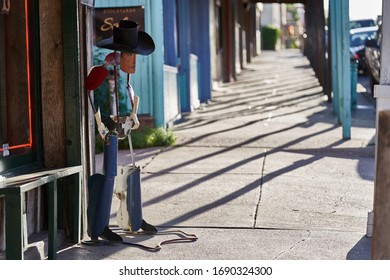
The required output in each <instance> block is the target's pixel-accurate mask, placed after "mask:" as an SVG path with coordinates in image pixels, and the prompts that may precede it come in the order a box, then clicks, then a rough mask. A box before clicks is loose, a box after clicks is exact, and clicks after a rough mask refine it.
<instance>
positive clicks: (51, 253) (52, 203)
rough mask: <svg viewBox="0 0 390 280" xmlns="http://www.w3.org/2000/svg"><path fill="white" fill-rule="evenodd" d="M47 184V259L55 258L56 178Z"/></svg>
mask: <svg viewBox="0 0 390 280" xmlns="http://www.w3.org/2000/svg"><path fill="white" fill-rule="evenodd" d="M48 185H49V190H48V192H49V207H48V208H49V248H48V258H49V260H55V259H56V258H57V180H55V181H53V182H51V183H49V184H48Z"/></svg>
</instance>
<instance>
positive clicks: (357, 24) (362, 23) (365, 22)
mask: <svg viewBox="0 0 390 280" xmlns="http://www.w3.org/2000/svg"><path fill="white" fill-rule="evenodd" d="M375 25H376V23H375V21H374V20H373V19H357V20H351V21H350V22H349V29H354V28H361V27H369V26H375Z"/></svg>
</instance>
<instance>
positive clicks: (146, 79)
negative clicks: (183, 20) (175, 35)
mask: <svg viewBox="0 0 390 280" xmlns="http://www.w3.org/2000/svg"><path fill="white" fill-rule="evenodd" d="M133 6H144V8H145V18H144V19H145V20H144V21H145V31H146V32H147V33H148V34H150V36H152V38H153V40H154V43H155V45H156V49H155V51H154V52H153V54H151V55H148V56H142V55H137V66H136V72H135V73H134V74H133V75H132V76H131V85H132V86H133V88H134V92H135V94H136V95H139V96H140V106H139V111H138V113H139V114H149V115H151V116H153V117H154V118H155V123H156V125H157V126H165V122H166V120H165V118H164V91H163V88H164V84H163V79H164V76H163V74H164V73H163V65H164V53H163V43H164V38H163V18H162V15H163V5H162V0H127V1H125V0H95V8H108V7H133ZM141 125H142V124H141Z"/></svg>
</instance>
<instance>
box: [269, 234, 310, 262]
mask: <svg viewBox="0 0 390 280" xmlns="http://www.w3.org/2000/svg"><path fill="white" fill-rule="evenodd" d="M306 232H307V236H306V237H304V238H302V239H301V240H299V241H297V242H295V243H294V244H293V245H292V246H291V247H290V248H288V249H287V250H285V251H283V252H280V253H279V254H278V255H277V256H276V257H275V258H274V260H277V259H278V258H279V257H280V256H282V255H284V254H286V253H287V252H289V251H292V250H293V249H294V248H295V247H296V246H298V244H300V243H302V242H305V241H306V239H308V238H309V237H310V235H311V231H310V230H307V231H306Z"/></svg>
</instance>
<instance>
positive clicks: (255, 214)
mask: <svg viewBox="0 0 390 280" xmlns="http://www.w3.org/2000/svg"><path fill="white" fill-rule="evenodd" d="M267 154H268V150H267V149H265V151H264V158H263V166H262V167H261V178H260V186H259V199H258V200H257V203H256V207H255V213H254V215H253V228H256V223H257V213H258V211H259V207H260V202H261V195H262V192H263V178H264V169H265V160H266V158H267Z"/></svg>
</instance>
